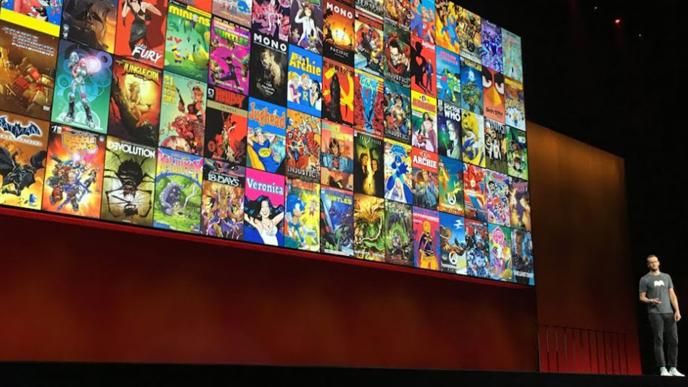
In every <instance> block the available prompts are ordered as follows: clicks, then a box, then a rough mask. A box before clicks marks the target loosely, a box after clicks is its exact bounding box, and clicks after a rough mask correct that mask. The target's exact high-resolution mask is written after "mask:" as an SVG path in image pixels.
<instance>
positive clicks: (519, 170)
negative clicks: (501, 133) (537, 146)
mask: <svg viewBox="0 0 688 387" xmlns="http://www.w3.org/2000/svg"><path fill="white" fill-rule="evenodd" d="M507 146H508V149H509V150H508V151H507V155H506V157H507V164H508V173H509V176H513V177H518V178H519V179H523V180H528V147H527V143H526V132H524V131H521V130H518V129H515V128H512V127H507Z"/></svg>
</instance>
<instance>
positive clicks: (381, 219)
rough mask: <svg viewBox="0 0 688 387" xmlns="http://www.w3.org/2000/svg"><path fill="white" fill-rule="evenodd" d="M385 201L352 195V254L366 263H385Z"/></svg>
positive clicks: (361, 195)
mask: <svg viewBox="0 0 688 387" xmlns="http://www.w3.org/2000/svg"><path fill="white" fill-rule="evenodd" d="M384 228H385V200H384V199H381V198H376V197H374V196H368V195H364V194H360V193H357V194H354V253H355V255H356V258H360V259H365V260H367V261H378V262H384V261H385V238H384Z"/></svg>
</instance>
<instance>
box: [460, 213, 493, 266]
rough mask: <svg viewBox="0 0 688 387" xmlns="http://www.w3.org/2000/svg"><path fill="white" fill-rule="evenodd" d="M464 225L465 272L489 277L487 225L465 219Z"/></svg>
mask: <svg viewBox="0 0 688 387" xmlns="http://www.w3.org/2000/svg"><path fill="white" fill-rule="evenodd" d="M465 227H466V249H465V250H466V253H465V256H466V269H467V270H466V274H468V275H470V276H472V277H481V278H490V273H489V266H490V242H489V237H488V233H487V225H486V224H485V223H482V222H478V221H475V220H472V219H465Z"/></svg>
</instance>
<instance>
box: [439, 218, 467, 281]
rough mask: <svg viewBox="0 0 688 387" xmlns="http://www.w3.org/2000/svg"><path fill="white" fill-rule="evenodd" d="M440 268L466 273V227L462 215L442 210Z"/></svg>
mask: <svg viewBox="0 0 688 387" xmlns="http://www.w3.org/2000/svg"><path fill="white" fill-rule="evenodd" d="M440 270H441V271H443V272H446V273H454V274H463V275H465V274H466V229H465V227H464V219H463V217H461V216H456V215H451V214H445V213H443V212H440Z"/></svg>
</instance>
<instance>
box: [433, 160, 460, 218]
mask: <svg viewBox="0 0 688 387" xmlns="http://www.w3.org/2000/svg"><path fill="white" fill-rule="evenodd" d="M463 169H464V165H463V163H462V162H461V161H459V160H454V159H452V158H449V157H445V156H440V166H439V171H438V177H437V180H438V182H439V185H440V198H439V202H440V203H439V206H438V207H437V209H438V210H440V211H443V212H448V213H450V214H455V215H463V214H464V202H463V201H464V194H463Z"/></svg>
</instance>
